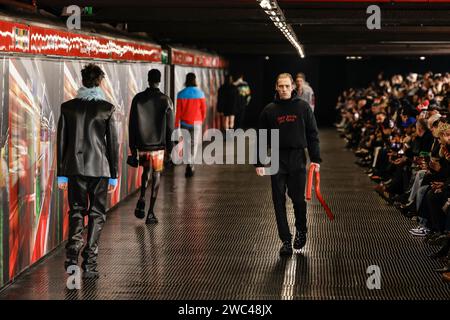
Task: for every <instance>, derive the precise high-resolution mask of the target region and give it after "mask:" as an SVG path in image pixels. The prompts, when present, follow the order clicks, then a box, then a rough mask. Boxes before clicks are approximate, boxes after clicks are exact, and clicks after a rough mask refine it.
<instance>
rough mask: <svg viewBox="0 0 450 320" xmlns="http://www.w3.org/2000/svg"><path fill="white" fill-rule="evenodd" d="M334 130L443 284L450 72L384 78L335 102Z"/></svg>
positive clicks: (449, 222)
mask: <svg viewBox="0 0 450 320" xmlns="http://www.w3.org/2000/svg"><path fill="white" fill-rule="evenodd" d="M336 109H337V111H338V114H339V119H338V121H337V123H336V126H337V128H338V131H339V132H340V134H341V136H342V137H343V138H345V140H346V142H347V144H346V147H347V148H349V149H351V150H353V151H354V153H355V155H356V156H357V157H358V160H357V161H356V163H357V164H358V165H360V166H362V167H366V168H367V169H366V174H367V175H368V176H369V178H370V179H371V180H372V181H374V183H375V186H374V190H375V191H376V192H378V193H379V194H380V196H382V197H383V198H384V199H386V201H388V202H389V204H392V205H394V206H396V207H397V208H398V209H399V210H400V212H402V213H403V214H404V215H405V217H407V218H409V219H413V220H415V221H417V227H416V228H413V229H411V230H409V232H410V234H411V235H412V236H414V237H422V238H423V239H424V241H425V242H426V243H427V244H429V245H431V246H434V247H436V250H435V252H434V253H433V254H432V255H431V257H430V258H432V259H437V260H439V261H441V262H442V268H439V269H436V271H437V272H440V273H442V279H443V280H444V281H447V282H449V281H450V261H449V258H450V253H449V249H450V214H449V212H450V178H449V170H450V163H449V162H450V73H445V74H441V73H437V74H433V73H432V72H427V73H425V74H423V75H420V74H416V73H410V74H408V75H406V76H402V75H399V74H397V75H393V76H392V77H390V78H386V77H384V75H383V74H382V73H381V74H379V75H378V78H377V79H376V81H374V82H372V83H371V84H370V85H369V86H368V87H367V88H363V89H349V90H346V91H344V92H343V93H342V94H341V95H340V96H339V98H338V102H337V105H336Z"/></svg>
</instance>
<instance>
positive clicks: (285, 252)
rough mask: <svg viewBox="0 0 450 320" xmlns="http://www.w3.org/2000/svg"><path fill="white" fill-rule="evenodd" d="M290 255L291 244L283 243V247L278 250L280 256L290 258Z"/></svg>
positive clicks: (288, 242) (289, 242)
mask: <svg viewBox="0 0 450 320" xmlns="http://www.w3.org/2000/svg"><path fill="white" fill-rule="evenodd" d="M291 255H292V244H291V241H283V245H282V246H281V249H280V256H291Z"/></svg>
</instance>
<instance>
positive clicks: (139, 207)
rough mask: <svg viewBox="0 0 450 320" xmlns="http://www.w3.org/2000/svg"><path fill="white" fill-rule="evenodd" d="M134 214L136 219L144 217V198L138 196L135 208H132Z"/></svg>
mask: <svg viewBox="0 0 450 320" xmlns="http://www.w3.org/2000/svg"><path fill="white" fill-rule="evenodd" d="M134 215H135V216H136V218H138V219H144V217H145V199H143V198H139V200H138V202H137V204H136V209H135V210H134Z"/></svg>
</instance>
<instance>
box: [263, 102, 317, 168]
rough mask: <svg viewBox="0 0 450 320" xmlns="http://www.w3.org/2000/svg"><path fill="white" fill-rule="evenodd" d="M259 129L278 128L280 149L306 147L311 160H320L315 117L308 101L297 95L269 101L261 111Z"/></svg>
mask: <svg viewBox="0 0 450 320" xmlns="http://www.w3.org/2000/svg"><path fill="white" fill-rule="evenodd" d="M259 129H269V130H270V129H279V130H280V131H279V133H280V149H281V150H283V149H304V148H308V152H309V157H310V159H311V162H316V163H320V162H321V161H322V160H321V158H320V149H319V132H318V129H317V124H316V118H315V117H314V114H313V111H312V109H311V108H310V107H309V105H308V103H307V102H305V101H303V100H301V99H300V98H298V97H297V96H294V97H293V98H291V99H289V100H281V99H279V98H277V97H276V98H275V100H274V101H273V102H272V103H269V104H268V105H267V106H266V107H265V108H264V110H263V111H262V112H261V115H260V118H259ZM269 136H270V134H269Z"/></svg>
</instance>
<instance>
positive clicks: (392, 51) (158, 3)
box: [0, 0, 450, 57]
mask: <svg viewBox="0 0 450 320" xmlns="http://www.w3.org/2000/svg"><path fill="white" fill-rule="evenodd" d="M5 2H7V3H14V2H17V1H9V0H0V4H2V3H5ZM21 2H22V3H31V2H32V1H25V0H21ZM35 3H36V5H37V7H38V9H40V10H45V11H46V12H50V13H52V14H54V15H56V16H61V12H62V9H63V7H64V6H68V5H72V4H78V5H80V6H86V5H87V3H88V4H89V6H92V15H86V16H83V17H82V23H83V21H92V22H98V23H108V24H111V25H113V26H115V27H117V28H122V29H123V28H125V29H126V30H127V31H128V32H130V33H139V34H142V33H146V34H147V35H148V36H149V37H150V38H151V39H153V40H154V41H157V42H158V43H160V44H163V45H165V44H167V45H183V46H187V47H193V48H198V49H208V50H210V51H215V52H218V53H221V54H267V55H271V54H297V50H295V48H294V47H293V46H292V45H291V44H290V43H289V42H288V40H287V39H286V38H285V37H284V36H283V34H282V33H281V32H280V31H279V30H278V28H277V27H275V26H274V24H273V23H272V21H271V20H270V19H269V18H268V15H267V14H266V13H265V12H264V10H263V9H262V8H261V7H260V6H259V4H258V2H257V1H256V0H184V1H182V0H151V1H142V0H139V1H138V0H127V1H123V0H120V1H119V0H99V1H74V0H71V1H66V0H35ZM371 4H376V1H370V2H368V3H348V2H346V3H345V2H327V3H324V2H320V1H319V2H318V1H316V2H311V1H309V0H308V1H305V0H278V5H279V7H280V8H281V10H282V11H283V13H284V16H285V18H286V22H287V23H288V24H290V25H291V27H292V29H293V31H294V32H295V34H296V35H297V38H298V40H299V42H300V43H301V44H302V45H303V48H304V51H305V55H306V56H307V57H308V56H323V55H363V56H367V55H443V54H449V53H450V3H417V2H415V3H399V2H390V3H386V2H383V3H377V4H378V5H379V7H380V8H381V30H369V29H368V28H367V26H366V20H367V19H368V17H369V16H370V14H368V13H366V9H367V7H368V6H369V5H371ZM61 19H63V17H61Z"/></svg>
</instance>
